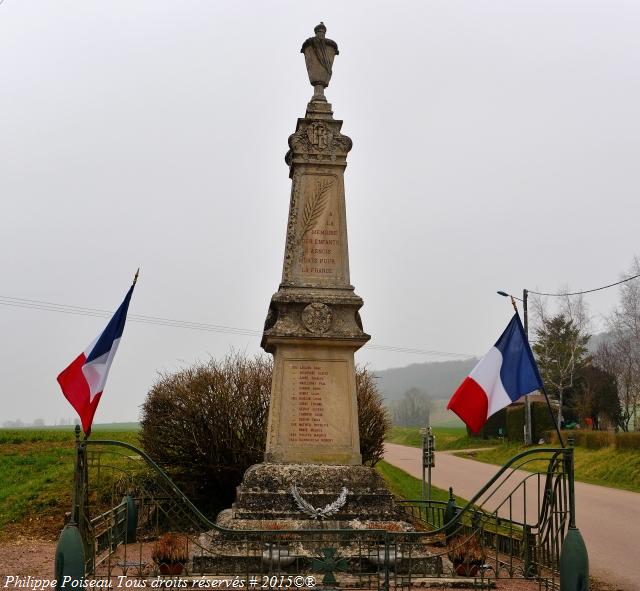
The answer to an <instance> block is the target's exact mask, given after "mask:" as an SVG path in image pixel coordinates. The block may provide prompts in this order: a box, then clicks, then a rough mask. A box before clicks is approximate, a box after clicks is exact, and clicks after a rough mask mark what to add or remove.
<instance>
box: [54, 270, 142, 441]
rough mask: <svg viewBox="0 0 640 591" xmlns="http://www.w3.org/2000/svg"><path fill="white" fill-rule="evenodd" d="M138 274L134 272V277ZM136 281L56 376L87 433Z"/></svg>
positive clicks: (116, 348)
mask: <svg viewBox="0 0 640 591" xmlns="http://www.w3.org/2000/svg"><path fill="white" fill-rule="evenodd" d="M137 277H138V274H137V273H136V279H137ZM135 284H136V281H135V279H134V281H133V285H132V286H131V288H130V289H129V291H128V292H127V295H126V296H125V298H124V301H123V302H122V304H120V307H119V308H118V309H117V310H116V313H115V314H114V315H113V317H112V318H111V320H110V321H109V324H107V327H106V328H105V329H104V330H103V331H102V332H101V333H100V334H99V335H98V338H97V339H95V340H94V341H93V342H92V343H91V344H90V345H89V346H88V347H87V348H86V349H85V351H84V352H83V353H81V354H80V355H78V357H76V358H75V360H74V361H73V362H72V363H71V365H69V367H67V369H65V370H64V371H63V372H62V373H61V374H60V375H59V376H58V383H59V384H60V387H61V388H62V392H63V394H64V396H65V398H66V399H67V400H68V401H69V402H70V403H71V406H73V408H75V409H76V412H77V413H78V415H79V416H80V420H81V421H82V430H83V431H84V433H85V434H86V435H87V436H89V433H91V424H92V423H93V415H94V414H95V412H96V409H97V408H98V402H100V397H101V396H102V391H103V390H104V385H105V383H106V381H107V375H108V374H109V368H110V367H111V363H112V362H113V358H114V357H115V354H116V351H117V350H118V345H119V344H120V338H121V337H122V332H123V331H124V323H125V321H126V320H127V310H128V309H129V301H130V300H131V294H132V293H133V288H134V287H135Z"/></svg>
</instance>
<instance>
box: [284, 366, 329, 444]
mask: <svg viewBox="0 0 640 591" xmlns="http://www.w3.org/2000/svg"><path fill="white" fill-rule="evenodd" d="M290 370H291V374H290V378H291V387H292V391H291V415H290V416H291V425H290V430H289V443H290V444H293V445H316V444H332V443H335V441H334V439H333V437H331V436H330V435H329V433H328V431H329V418H328V416H327V408H326V406H327V405H326V397H327V395H328V394H329V386H328V382H329V368H328V367H327V364H326V363H323V362H322V361H294V362H291V365H290Z"/></svg>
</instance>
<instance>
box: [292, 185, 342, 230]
mask: <svg viewBox="0 0 640 591" xmlns="http://www.w3.org/2000/svg"><path fill="white" fill-rule="evenodd" d="M333 182H334V179H324V180H317V181H316V187H315V191H314V192H313V195H311V197H310V198H309V199H308V200H307V203H306V204H305V206H304V210H303V212H302V218H301V221H302V231H301V233H300V238H302V237H303V236H304V235H305V234H306V233H307V232H308V231H309V230H311V229H312V228H313V227H314V226H315V224H316V222H317V221H318V219H319V218H320V216H321V215H322V213H323V211H324V208H325V206H326V205H327V202H328V201H329V190H330V189H331V187H332V186H333Z"/></svg>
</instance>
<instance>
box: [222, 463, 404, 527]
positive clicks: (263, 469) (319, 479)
mask: <svg viewBox="0 0 640 591" xmlns="http://www.w3.org/2000/svg"><path fill="white" fill-rule="evenodd" d="M344 489H346V494H345V493H344ZM301 504H302V505H303V507H307V512H306V513H305V511H304V510H303V509H302V508H301V506H300V505H301ZM332 504H333V509H334V510H331V511H330V512H329V514H327V515H322V514H321V513H316V514H312V512H311V510H310V509H309V507H308V506H311V507H313V508H315V509H316V510H318V511H320V512H321V511H322V510H323V509H324V508H325V507H327V506H330V505H332ZM231 515H232V519H231V520H225V521H226V522H227V524H228V525H225V527H233V525H232V522H233V521H235V520H265V519H267V520H268V519H279V520H280V519H295V520H296V521H302V522H304V521H311V522H316V523H317V522H318V520H319V519H320V520H323V521H326V520H331V521H351V520H354V519H359V520H378V521H380V520H397V519H398V515H397V512H396V508H395V504H394V499H393V495H392V494H391V493H390V492H389V490H388V489H387V487H386V485H385V483H384V481H383V480H382V478H381V477H380V476H379V475H378V473H377V472H376V471H375V470H374V469H373V468H369V467H367V466H339V465H331V464H255V465H253V466H251V467H250V468H249V469H248V470H247V471H246V472H245V475H244V478H243V480H242V484H241V485H240V486H239V487H238V489H237V493H236V502H235V503H234V504H233V507H232V509H231Z"/></svg>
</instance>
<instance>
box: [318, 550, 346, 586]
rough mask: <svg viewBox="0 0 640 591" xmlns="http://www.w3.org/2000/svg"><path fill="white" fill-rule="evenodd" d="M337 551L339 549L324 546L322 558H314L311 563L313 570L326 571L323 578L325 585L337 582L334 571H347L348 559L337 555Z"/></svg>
mask: <svg viewBox="0 0 640 591" xmlns="http://www.w3.org/2000/svg"><path fill="white" fill-rule="evenodd" d="M337 552H338V551H337V550H336V549H335V548H323V549H322V558H314V559H313V562H312V563H311V570H312V571H314V572H317V571H320V572H321V573H324V577H323V578H322V584H323V585H327V584H329V585H333V584H335V583H337V581H336V577H335V575H334V574H333V572H334V571H343V572H345V571H346V570H347V568H348V565H347V561H346V560H345V559H344V558H341V557H340V556H337V555H336V554H337Z"/></svg>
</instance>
